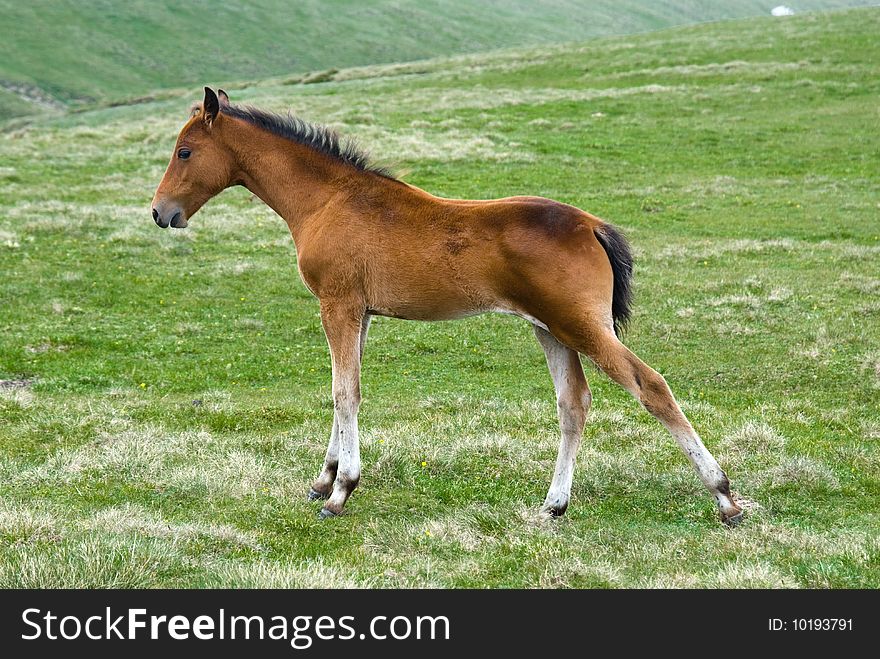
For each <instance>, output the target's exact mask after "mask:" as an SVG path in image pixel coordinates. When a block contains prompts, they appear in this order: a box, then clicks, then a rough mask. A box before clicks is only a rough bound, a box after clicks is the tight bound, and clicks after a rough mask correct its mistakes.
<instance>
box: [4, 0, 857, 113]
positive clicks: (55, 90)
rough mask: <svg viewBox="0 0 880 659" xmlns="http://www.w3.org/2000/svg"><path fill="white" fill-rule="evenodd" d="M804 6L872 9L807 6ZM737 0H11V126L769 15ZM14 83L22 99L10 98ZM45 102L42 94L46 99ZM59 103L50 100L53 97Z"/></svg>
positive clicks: (807, 5) (825, 0)
mask: <svg viewBox="0 0 880 659" xmlns="http://www.w3.org/2000/svg"><path fill="white" fill-rule="evenodd" d="M790 4H791V5H792V6H793V7H795V8H796V9H797V10H798V11H801V10H803V11H809V10H816V9H832V8H840V7H847V6H850V7H851V6H854V5H865V4H869V2H867V1H866V0H798V1H797V2H792V3H790ZM771 6H772V3H768V2H766V1H763V0H733V1H729V2H724V3H707V2H698V1H696V0H673V1H669V2H662V3H656V2H645V0H599V1H596V0H590V1H586V0H552V1H550V0H542V1H540V2H536V1H535V0H493V1H484V0H481V1H479V2H476V1H474V0H372V1H370V2H364V1H363V0H333V1H332V2H327V1H326V0H300V1H298V2H285V1H284V0H249V1H248V2H246V3H232V2H216V1H211V0H190V1H189V2H177V1H171V0H129V1H128V2H124V3H123V2H118V1H116V0H30V1H28V2H20V1H18V0H0V15H2V16H3V22H2V24H0V120H2V119H8V118H10V117H15V116H21V115H27V114H32V113H35V112H37V113H39V112H42V111H45V110H46V109H52V108H53V106H54V105H58V104H62V105H66V106H71V107H82V106H84V105H85V106H88V105H92V104H94V103H96V102H108V101H115V100H118V99H121V98H132V97H144V96H147V95H151V94H154V93H155V92H156V91H157V90H161V89H167V88H169V87H172V88H174V87H177V88H179V87H181V86H192V85H203V84H209V83H210V84H217V83H220V82H223V83H224V84H226V85H229V84H235V82H236V81H244V80H250V81H255V80H263V79H264V78H266V77H267V76H284V77H285V79H286V80H288V81H289V82H298V81H300V80H302V79H303V78H311V79H315V75H311V76H306V75H303V74H304V73H305V72H309V71H312V72H314V71H319V72H323V77H325V78H326V77H329V76H332V75H333V74H334V72H335V71H336V69H339V68H342V67H348V66H359V65H365V64H375V63H381V62H399V61H404V60H416V59H423V58H426V57H435V56H438V55H449V54H457V53H468V52H476V51H483V50H488V49H494V48H501V47H508V48H509V47H513V46H527V45H531V44H540V43H560V42H566V41H569V42H570V41H582V40H584V39H587V38H591V37H597V36H603V35H608V34H627V33H633V32H644V31H647V30H652V29H658V28H662V27H668V26H672V25H680V24H685V23H694V22H703V21H709V20H719V19H723V18H737V17H745V16H755V15H767V14H768V13H769V10H770V7H771ZM10 90H14V92H15V95H16V99H15V100H14V102H13V101H12V100H8V99H6V98H5V96H6V95H7V94H9V93H11V92H10ZM34 99H37V100H38V101H40V102H34ZM46 100H49V101H50V103H49V104H48V105H47V104H46Z"/></svg>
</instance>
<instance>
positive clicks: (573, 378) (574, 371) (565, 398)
mask: <svg viewBox="0 0 880 659" xmlns="http://www.w3.org/2000/svg"><path fill="white" fill-rule="evenodd" d="M535 336H536V337H537V338H538V342H539V343H540V344H541V347H542V348H544V354H545V355H546V357H547V367H548V368H549V369H550V375H551V376H552V377H553V385H554V387H555V388H556V407H557V411H558V413H559V428H560V430H561V432H562V439H561V440H560V442H559V453H558V454H557V456H556V470H555V471H554V472H553V481H552V482H551V483H550V490H549V491H548V492H547V498H546V499H545V500H544V505H543V506H542V508H541V509H542V510H544V511H546V512H549V513H550V514H551V515H553V516H559V515H563V514H564V513H565V510H566V508H568V501H569V498H570V496H571V479H572V475H573V473H574V463H575V459H576V457H577V450H578V447H579V446H580V443H581V436H582V435H583V432H584V424H585V423H586V420H587V412H589V410H590V403H591V402H592V396H591V394H590V387H589V385H588V384H587V379H586V378H585V377H584V369H583V367H581V361H580V357H579V356H578V353H577V352H575V351H574V350H572V349H571V348H567V347H565V346H564V345H562V344H561V343H560V342H559V341H557V340H556V339H555V338H554V337H553V335H552V334H550V332H548V331H546V330H543V329H541V328H540V327H537V326H535Z"/></svg>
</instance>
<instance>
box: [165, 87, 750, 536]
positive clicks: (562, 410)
mask: <svg viewBox="0 0 880 659" xmlns="http://www.w3.org/2000/svg"><path fill="white" fill-rule="evenodd" d="M233 185H242V186H244V187H246V188H247V189H248V190H250V191H251V192H253V193H254V194H255V195H256V196H258V197H259V198H260V199H262V200H263V201H264V202H265V203H266V204H268V205H269V206H270V207H271V208H272V209H273V210H274V211H275V212H276V213H278V215H280V216H281V217H282V218H284V220H285V221H286V222H287V225H288V227H289V228H290V233H291V235H292V236H293V240H294V243H295V244H296V252H297V260H298V265H299V272H300V275H301V277H302V280H303V282H305V285H306V286H308V288H309V290H310V291H311V292H312V293H313V294H314V295H315V296H316V297H317V298H318V300H319V301H320V306H321V322H322V324H323V326H324V332H325V333H326V335H327V342H328V344H329V346H330V355H331V359H332V365H333V403H334V411H335V413H334V418H333V430H332V433H331V436H330V443H329V446H328V448H327V455H326V457H325V459H324V466H323V468H322V470H321V473H320V475H319V476H318V478H317V479H316V480H315V482H314V484H313V485H312V488H311V490H310V492H309V497H310V498H312V499H318V498H320V499H326V503H325V504H324V507H323V509H322V510H321V515H322V516H323V517H330V516H333V515H338V514H339V513H340V512H342V508H343V506H344V505H345V502H346V500H347V499H348V497H349V496H350V495H351V493H352V491H353V490H354V489H355V487H357V484H358V480H359V479H360V449H359V444H358V427H357V414H358V407H359V405H360V400H361V395H360V365H361V357H362V355H363V351H364V344H365V342H366V338H367V329H368V327H369V324H370V317H371V316H374V315H380V316H391V317H394V318H405V319H410V320H442V319H453V318H463V317H465V316H470V315H473V314H479V313H484V312H487V311H497V312H502V313H511V314H515V315H517V316H520V317H522V318H524V319H526V320H527V321H529V322H530V323H531V324H532V326H533V328H534V332H535V335H536V336H537V338H538V342H539V343H540V344H541V347H542V348H543V349H544V353H545V354H546V357H547V364H548V366H549V369H550V374H551V376H552V377H553V383H554V385H555V387H556V396H557V406H558V412H559V425H560V428H561V434H562V439H561V443H560V445H559V454H558V457H557V460H556V469H555V472H554V475H553V480H552V483H551V485H550V490H549V492H548V493H547V498H546V499H545V501H544V505H543V510H545V511H547V512H549V513H550V514H552V515H562V514H563V513H564V512H565V510H566V507H567V506H568V502H569V497H570V492H571V482H572V473H573V470H574V464H575V459H576V454H577V449H578V446H579V444H580V441H581V436H582V434H583V429H584V424H585V422H586V417H587V412H588V410H589V408H590V402H591V398H592V397H591V394H590V388H589V386H588V385H587V380H586V378H585V377H584V371H583V368H582V367H581V362H580V357H579V353H580V354H583V355H586V356H587V357H589V358H590V359H591V360H592V361H593V362H594V363H595V364H596V365H597V366H598V367H599V368H600V369H601V370H602V371H604V372H605V373H606V374H608V376H609V377H611V378H612V379H613V380H614V381H615V382H617V383H618V384H620V385H621V386H622V387H624V388H625V389H626V390H627V391H629V392H630V393H631V394H632V395H633V396H634V397H635V398H636V399H637V400H638V401H639V402H641V403H642V405H644V406H645V408H646V409H647V410H648V411H649V412H650V413H651V414H653V415H654V416H655V417H657V419H659V420H660V422H661V423H662V424H663V425H664V426H666V428H667V429H668V430H669V432H670V433H671V434H672V436H673V437H674V438H675V440H676V441H677V442H678V445H679V446H680V447H681V450H682V451H683V452H684V454H685V455H686V456H687V458H688V459H689V460H690V461H691V463H692V464H693V466H694V468H695V470H696V472H697V474H698V476H699V477H700V480H701V481H702V482H703V484H704V485H705V486H706V488H707V489H708V490H709V492H710V493H711V494H712V495H713V497H714V498H715V501H716V503H717V505H718V509H719V511H720V513H721V519H722V520H723V521H724V522H726V523H728V524H731V525H732V524H735V523H737V522H738V521H739V520H740V519H741V518H742V512H741V510H740V508H739V506H737V504H736V503H735V502H734V501H733V499H732V498H731V494H730V486H729V483H728V480H727V476H726V475H725V474H724V471H722V469H721V467H720V466H719V465H718V463H717V462H716V461H715V458H713V457H712V455H711V454H710V453H709V451H708V450H706V447H705V446H704V445H703V443H702V441H700V438H699V436H698V435H697V433H696V432H695V431H694V429H693V427H692V426H691V424H690V422H689V421H688V420H687V418H686V417H685V415H684V414H683V413H682V411H681V409H680V408H679V406H678V403H676V401H675V398H674V397H673V396H672V392H671V391H670V390H669V387H668V386H667V384H666V380H664V379H663V377H662V376H661V375H660V374H659V373H657V372H656V371H655V370H654V369H652V368H651V367H649V366H648V365H646V364H645V363H644V362H642V361H641V360H640V359H639V358H638V357H636V355H635V354H633V353H632V352H631V351H630V350H628V349H627V348H626V347H625V346H624V345H623V344H622V343H621V342H620V341H619V340H618V338H617V331H616V330H617V329H618V326H619V325H620V324H622V323H623V322H625V321H626V319H627V317H628V315H629V303H630V278H631V274H632V260H631V256H630V252H629V248H628V246H627V244H626V241H625V240H624V239H623V237H622V236H621V234H620V233H619V232H618V231H617V230H616V229H615V228H614V227H612V226H611V225H609V224H606V223H604V222H603V221H602V220H600V219H599V218H597V217H594V216H593V215H590V214H589V213H586V212H584V211H582V210H579V209H577V208H574V207H573V206H568V205H566V204H562V203H559V202H556V201H552V200H549V199H544V198H541V197H510V198H507V199H498V200H491V201H468V200H449V199H441V198H438V197H435V196H433V195H431V194H428V193H427V192H424V191H423V190H420V189H418V188H415V187H413V186H411V185H408V184H406V183H403V182H402V181H399V180H396V179H394V178H393V177H392V176H391V175H390V174H388V173H387V172H385V171H384V170H382V169H379V168H377V167H374V166H372V165H370V164H369V162H368V161H367V159H366V157H365V156H364V155H363V154H362V153H360V152H358V151H357V150H356V149H355V148H354V147H353V146H352V145H351V144H345V143H341V142H340V141H339V139H338V138H337V136H336V135H335V134H334V133H333V132H332V131H329V130H327V129H324V128H320V127H316V126H312V125H310V124H307V123H305V122H303V121H301V120H299V119H296V118H294V117H290V116H288V117H280V116H278V115H274V114H269V113H266V112H262V111H260V110H256V109H253V108H242V107H238V106H233V105H230V104H229V98H228V97H227V95H226V94H225V93H224V92H223V91H222V90H220V91H219V93H218V94H215V93H214V92H213V91H212V90H211V89H209V88H207V87H206V88H205V98H204V101H203V103H202V104H201V105H198V106H195V107H194V109H193V113H192V116H191V118H190V119H189V121H188V122H187V123H186V125H185V126H184V127H183V129H182V130H181V132H180V135H179V136H178V138H177V144H176V146H175V148H174V153H173V155H172V157H171V162H170V164H169V165H168V169H167V170H166V172H165V176H164V177H163V178H162V182H161V183H160V184H159V188H158V190H156V195H155V197H154V198H153V203H152V210H153V219H154V220H155V222H156V224H158V225H159V226H160V227H162V228H166V227H168V226H169V225H170V226H172V227H178V228H181V227H185V226H186V225H187V222H188V221H189V218H191V217H192V216H193V214H194V213H195V212H196V211H197V210H198V209H199V208H200V207H201V206H202V205H203V204H204V203H205V202H206V201H208V200H209V199H211V198H212V197H214V196H215V195H217V194H218V193H220V192H221V191H222V190H224V189H225V188H228V187H230V186H233Z"/></svg>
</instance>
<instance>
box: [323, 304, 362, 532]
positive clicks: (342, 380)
mask: <svg viewBox="0 0 880 659" xmlns="http://www.w3.org/2000/svg"><path fill="white" fill-rule="evenodd" d="M364 315H365V312H364V307H363V305H361V304H358V303H355V302H352V301H349V300H327V299H322V300H321V323H322V324H323V326H324V333H325V334H326V335H327V343H328V344H329V346H330V359H331V362H332V366H333V409H334V418H335V433H334V434H335V439H336V450H335V457H336V477H335V479H334V480H333V488H332V491H331V492H330V498H329V499H328V500H327V503H325V504H324V508H323V509H322V510H321V517H332V516H334V515H338V514H339V513H341V512H342V508H343V506H344V505H345V502H346V501H347V500H348V497H349V496H351V493H352V492H353V491H354V489H355V488H356V487H357V484H358V481H359V480H360V477H361V454H360V444H359V442H358V427H357V414H358V408H359V407H360V402H361V391H360V370H361V344H362V340H361V336H362V334H365V333H366V324H367V323H366V322H365V320H364ZM332 445H333V438H331V447H330V448H331V449H332V448H333V446H332ZM327 454H328V458H327V460H325V470H326V469H327V462H332V458H333V455H332V454H331V450H328V451H327ZM323 474H324V472H322V475H323Z"/></svg>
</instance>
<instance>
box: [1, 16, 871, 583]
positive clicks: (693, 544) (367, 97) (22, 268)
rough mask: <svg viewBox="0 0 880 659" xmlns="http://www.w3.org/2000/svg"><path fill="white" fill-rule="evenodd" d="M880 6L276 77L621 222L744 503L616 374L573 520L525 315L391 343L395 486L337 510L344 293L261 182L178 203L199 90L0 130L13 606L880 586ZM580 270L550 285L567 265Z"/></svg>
mask: <svg viewBox="0 0 880 659" xmlns="http://www.w3.org/2000/svg"><path fill="white" fill-rule="evenodd" d="M878 33H880V9H859V10H851V11H845V12H837V13H830V14H812V15H803V16H795V17H792V18H788V19H771V18H769V17H768V18H758V19H749V20H744V21H735V22H727V23H718V24H709V25H700V26H693V27H684V28H675V29H670V30H666V31H661V32H654V33H648V34H643V35H639V36H631V37H617V38H610V39H602V40H594V41H591V42H588V43H583V44H575V45H565V46H538V47H533V48H527V49H509V50H502V51H495V52H491V53H484V54H471V55H462V56H457V57H454V58H450V59H435V60H428V61H421V62H414V63H409V64H394V65H387V66H386V65H372V66H365V67H360V68H353V69H343V70H340V71H339V72H337V73H336V74H334V79H333V80H332V81H326V82H316V83H315V84H310V85H285V84H283V82H282V81H280V80H279V81H275V82H262V83H260V84H254V85H251V86H245V87H243V88H241V89H238V90H236V91H235V93H233V94H232V96H233V102H246V103H253V104H256V105H259V106H262V107H266V108H270V109H275V110H284V109H286V108H288V107H289V108H292V109H293V110H294V111H295V112H297V113H298V114H299V115H300V116H302V117H304V118H306V119H309V120H313V121H317V122H321V123H326V124H330V125H332V126H335V127H337V128H339V129H340V130H341V131H342V132H344V133H346V134H350V135H354V136H357V137H358V139H359V140H360V141H361V143H362V144H364V145H365V146H367V147H369V148H370V150H371V151H372V153H373V154H374V155H375V157H376V158H377V159H378V160H380V161H381V162H383V163H386V164H391V165H393V166H396V167H397V168H398V170H399V171H400V172H402V175H403V176H404V178H405V180H407V181H408V182H410V183H412V184H414V185H418V186H420V187H424V188H426V189H428V190H430V191H431V192H434V193H436V194H440V195H444V196H452V197H467V198H492V197H500V196H507V195H512V194H540V195H544V196H548V197H552V198H555V199H558V200H561V201H564V202H568V203H571V204H575V205H577V206H580V207H582V208H584V209H587V210H589V211H591V212H593V213H596V214H598V215H600V216H602V217H605V218H607V219H608V220H609V221H612V222H614V223H615V224H617V225H619V226H621V227H622V228H623V229H624V230H625V231H626V232H627V234H628V236H629V238H630V240H631V242H632V244H633V246H634V248H635V250H636V252H637V257H638V260H637V264H636V272H635V277H636V307H635V315H634V320H633V322H632V324H631V327H630V329H629V331H628V332H627V334H626V335H625V341H626V342H627V344H628V345H629V346H630V347H631V348H632V349H633V350H635V351H636V353H638V354H639V355H640V356H641V357H642V358H643V359H645V360H646V361H647V362H648V363H649V364H651V365H652V366H654V367H655V368H656V369H658V370H659V371H660V372H662V373H663V374H664V375H665V376H666V377H667V379H668V381H669V383H670V385H671V387H672V388H673V391H674V392H675V393H676V395H677V396H678V398H679V400H680V402H681V404H682V407H683V409H684V410H685V412H686V413H687V414H688V415H689V417H690V419H691V420H692V422H693V423H694V425H695V427H696V428H697V430H698V431H699V432H700V433H701V435H702V436H703V439H704V441H705V442H706V444H707V446H708V447H709V448H710V450H712V451H713V452H714V454H715V455H716V457H718V458H719V460H720V462H721V463H722V465H723V466H724V467H725V468H726V470H727V472H728V474H729V476H730V478H731V482H732V485H733V489H734V490H735V491H736V492H737V493H738V495H739V496H740V498H741V500H742V501H743V503H744V504H745V506H746V508H747V517H746V519H745V521H744V523H743V524H742V525H741V526H740V527H738V528H736V529H734V530H728V529H726V528H724V527H723V526H722V525H721V524H720V523H719V521H718V519H717V516H716V511H715V506H714V504H713V502H712V500H711V498H710V497H709V496H708V495H707V494H706V493H705V492H704V491H703V489H702V486H701V485H700V483H699V482H698V480H697V478H696V476H695V474H694V473H693V472H692V470H691V468H690V466H689V465H688V463H687V462H686V460H685V459H684V457H683V456H682V455H681V454H680V453H679V451H678V448H677V447H676V445H675V443H674V442H673V440H672V438H671V437H670V436H669V435H668V434H667V433H666V431H665V430H664V429H663V428H662V426H660V424H659V423H657V422H656V421H655V420H654V419H653V418H652V417H651V416H650V415H648V414H647V413H646V412H645V411H643V410H641V408H640V407H639V406H638V405H637V404H636V402H635V401H633V400H632V399H631V398H630V397H629V396H628V394H626V393H625V392H623V391H622V390H621V389H619V388H618V387H617V386H616V385H614V384H613V383H612V382H611V381H610V380H608V379H607V378H606V377H605V376H604V375H602V374H600V373H598V372H597V371H596V370H595V369H594V368H593V367H592V366H589V365H587V366H586V368H587V376H588V379H589V380H590V383H591V387H592V389H593V394H594V405H593V408H592V411H591V414H590V418H589V420H588V424H587V428H586V432H585V437H584V442H583V444H582V447H581V450H580V454H579V458H578V465H577V470H576V472H575V477H574V486H573V493H572V494H573V497H572V503H571V506H570V507H569V509H568V512H567V514H566V515H565V517H564V518H562V519H559V520H551V519H549V518H545V517H543V516H541V515H539V514H538V508H539V506H540V504H541V502H542V501H543V497H544V494H545V492H546V490H547V487H548V485H549V481H550V476H551V474H552V470H553V464H554V460H555V455H556V447H557V442H558V434H557V433H558V426H557V420H556V410H555V404H554V395H553V388H552V384H551V381H550V377H549V375H548V373H547V371H546V366H545V364H544V357H543V353H542V352H541V350H540V348H539V347H538V345H537V343H536V342H535V340H534V338H533V336H532V332H531V330H530V329H529V328H528V326H527V325H526V324H525V323H524V322H523V321H520V320H518V319H515V318H511V317H503V316H498V315H488V316H481V317H477V318H472V319H468V320H463V321H457V322H444V323H433V324H427V323H407V322H404V321H398V320H391V319H382V318H380V319H377V320H375V321H374V323H373V327H372V330H371V333H370V341H369V343H368V345H367V351H366V356H365V360H364V368H363V386H362V390H363V395H364V400H363V404H362V408H361V414H360V426H361V435H362V437H361V439H362V457H363V476H362V479H361V485H360V488H359V489H358V490H357V491H356V493H355V495H354V496H353V497H352V499H351V500H350V502H349V504H348V506H347V508H346V511H347V512H346V514H345V515H343V516H341V517H340V518H338V519H334V520H330V521H323V522H322V521H319V519H318V517H317V512H318V509H319V507H320V503H310V502H308V501H306V496H305V495H306V492H307V490H308V487H309V484H310V482H311V480H312V479H313V478H314V476H315V475H316V474H317V472H318V470H319V468H320V465H321V461H322V458H323V453H324V450H325V447H326V444H327V439H328V436H329V432H330V426H331V421H332V412H333V410H332V402H331V399H330V362H329V355H328V350H327V347H326V343H325V340H324V336H323V333H322V330H321V326H320V323H319V318H318V307H317V303H316V301H315V300H314V299H313V298H312V297H311V296H310V294H309V293H308V291H307V290H306V289H305V287H304V286H303V284H302V283H301V282H300V280H299V278H298V275H297V272H296V268H295V252H294V247H293V244H292V241H291V239H290V236H289V234H288V233H287V228H286V226H285V224H284V222H283V221H282V220H280V219H279V218H277V217H276V216H274V214H273V213H272V212H271V211H270V210H269V209H268V208H267V207H265V206H264V205H262V204H261V203H260V202H259V201H256V200H254V199H252V198H251V197H250V195H249V194H248V193H247V192H246V191H243V190H231V191H227V192H225V193H224V194H223V195H222V196H220V197H218V198H217V199H215V200H213V201H212V202H210V203H209V204H208V205H207V206H206V207H205V208H203V209H202V211H201V212H200V213H199V214H198V215H196V216H195V217H194V218H193V219H192V221H191V222H190V227H189V228H188V229H187V230H184V231H161V230H159V229H157V228H156V226H155V225H154V223H153V221H152V219H151V218H150V214H149V201H150V199H151V197H152V194H153V191H154V189H155V187H156V185H157V184H158V182H159V180H160V178H161V175H162V172H163V171H164V168H165V165H166V163H167V160H168V157H169V155H170V152H171V149H172V147H173V144H174V140H175V137H176V134H177V131H178V130H179V128H180V126H181V125H182V124H183V122H184V121H185V119H186V117H187V110H188V107H189V104H190V103H191V102H192V101H194V100H197V99H200V98H201V95H200V93H199V90H198V88H193V89H191V90H188V91H187V92H186V93H179V94H169V96H168V97H167V98H164V99H162V100H157V101H152V102H149V103H139V104H132V105H125V106H119V107H112V108H103V109H96V110H92V111H87V112H80V113H75V114H64V115H59V116H53V117H48V118H44V119H40V120H35V121H33V122H32V123H30V124H28V125H26V126H23V127H22V126H18V127H11V128H9V129H7V130H6V131H5V132H3V133H0V586H3V587H49V586H80V587H220V586H223V587H240V586H254V587H270V586H271V587H288V586H317V587H330V586H333V587H337V586H381V587H400V586H407V587H422V586H437V587H716V586H723V587H792V588H797V587H833V588H849V587H874V588H876V587H878V586H880V532H878V530H880V506H878V501H880V180H878V173H880V171H878V162H877V155H878V153H880V133H878V131H877V126H878V125H880V106H878V103H877V98H878V94H880V41H878V40H877V38H876V36H877V34H878ZM548 267H552V266H548Z"/></svg>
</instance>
